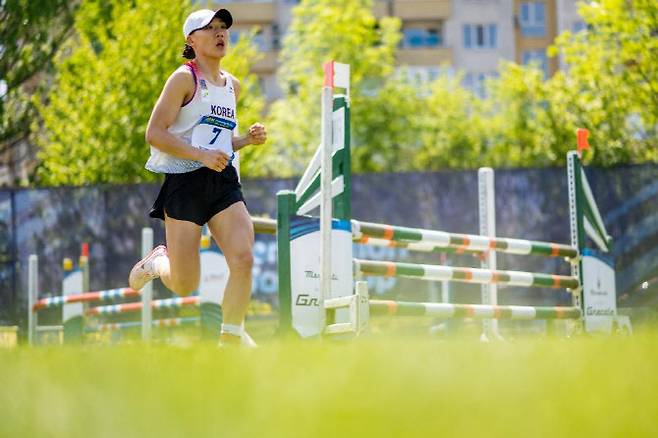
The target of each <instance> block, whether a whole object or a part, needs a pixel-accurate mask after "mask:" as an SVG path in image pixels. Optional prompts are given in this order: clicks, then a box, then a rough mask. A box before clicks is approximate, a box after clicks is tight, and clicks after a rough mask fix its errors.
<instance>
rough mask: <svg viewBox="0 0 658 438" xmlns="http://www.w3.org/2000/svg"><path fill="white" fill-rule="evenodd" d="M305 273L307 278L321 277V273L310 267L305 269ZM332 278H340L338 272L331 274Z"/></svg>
mask: <svg viewBox="0 0 658 438" xmlns="http://www.w3.org/2000/svg"><path fill="white" fill-rule="evenodd" d="M304 275H305V276H306V278H320V274H318V273H317V272H315V271H311V270H310V269H307V270H306V271H304ZM331 279H332V280H338V277H337V276H336V274H331Z"/></svg>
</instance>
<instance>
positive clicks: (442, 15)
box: [197, 0, 583, 100]
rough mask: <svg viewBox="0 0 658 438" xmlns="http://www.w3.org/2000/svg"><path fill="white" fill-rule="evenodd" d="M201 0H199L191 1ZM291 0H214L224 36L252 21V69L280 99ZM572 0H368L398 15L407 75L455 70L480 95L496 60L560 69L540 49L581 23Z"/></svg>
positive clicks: (426, 76)
mask: <svg viewBox="0 0 658 438" xmlns="http://www.w3.org/2000/svg"><path fill="white" fill-rule="evenodd" d="M197 3H202V2H197ZM298 3H299V1H298V0H233V1H230V2H219V1H215V2H214V4H215V6H217V7H219V6H221V7H224V8H227V9H229V10H230V11H231V13H232V14H233V16H234V18H235V21H236V23H235V25H234V27H233V28H232V29H231V30H232V36H231V37H232V38H233V39H234V40H237V38H238V37H239V34H240V32H243V31H245V30H247V29H249V28H251V27H252V26H258V27H259V29H260V31H259V34H258V35H257V38H256V42H257V44H258V45H259V47H260V48H261V50H262V53H263V55H264V56H263V59H262V60H261V61H259V62H258V63H257V65H256V66H255V67H254V72H255V73H257V74H258V76H259V78H260V79H261V83H262V85H263V89H264V91H265V94H266V96H267V97H268V99H270V100H271V99H276V98H278V97H280V95H281V91H280V90H279V88H278V86H277V81H276V72H277V57H278V52H279V50H280V48H281V42H282V39H283V36H284V35H285V33H286V29H287V28H288V25H289V24H290V21H291V19H292V12H291V11H292V8H293V7H295V6H296V5H297V4H298ZM576 3H577V0H374V1H373V13H374V14H375V16H376V17H382V16H387V15H388V16H396V17H398V18H400V19H401V20H402V41H401V43H400V50H399V52H398V60H397V61H398V63H399V65H401V66H405V67H406V70H407V71H408V73H409V74H410V75H412V76H413V78H414V80H417V81H421V82H422V81H430V80H432V79H434V78H436V77H437V76H438V75H439V74H441V73H442V72H448V73H451V72H455V71H458V70H459V71H463V72H464V79H463V84H464V86H466V87H468V88H470V89H473V90H474V91H476V92H478V93H480V94H481V93H483V90H484V88H483V85H484V81H485V80H486V79H487V78H488V77H491V76H495V75H496V74H497V71H498V64H499V62H500V60H510V61H515V62H518V63H520V64H528V63H531V62H534V63H537V64H538V65H539V66H540V68H541V69H543V70H544V72H545V74H546V76H550V75H552V74H553V73H554V72H555V71H556V70H557V69H558V68H561V67H563V65H561V64H560V61H559V60H556V59H550V58H548V57H547V56H546V48H547V47H548V46H549V45H550V44H552V42H553V41H554V39H555V37H556V36H557V35H558V34H559V33H561V32H562V31H564V30H571V31H578V30H581V29H582V28H583V21H582V19H581V18H580V16H579V15H578V12H577V6H576Z"/></svg>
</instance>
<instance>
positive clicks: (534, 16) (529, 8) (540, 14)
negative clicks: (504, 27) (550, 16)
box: [520, 2, 546, 37]
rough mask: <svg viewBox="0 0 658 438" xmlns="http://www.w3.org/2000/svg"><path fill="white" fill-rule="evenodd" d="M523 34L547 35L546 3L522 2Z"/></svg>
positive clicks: (527, 35) (526, 35)
mask: <svg viewBox="0 0 658 438" xmlns="http://www.w3.org/2000/svg"><path fill="white" fill-rule="evenodd" d="M520 22H521V34H522V35H523V36H525V37H545V36H546V5H545V4H544V3H543V2H527V3H521V20H520Z"/></svg>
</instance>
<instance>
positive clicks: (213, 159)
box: [199, 149, 231, 172]
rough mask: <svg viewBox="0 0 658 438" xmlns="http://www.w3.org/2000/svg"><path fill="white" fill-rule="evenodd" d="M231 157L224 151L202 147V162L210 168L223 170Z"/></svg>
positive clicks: (218, 170)
mask: <svg viewBox="0 0 658 438" xmlns="http://www.w3.org/2000/svg"><path fill="white" fill-rule="evenodd" d="M230 159H231V157H229V156H228V155H226V154H225V153H224V152H222V151H219V150H215V149H202V150H201V159H200V160H199V161H201V163H203V165H204V166H206V167H207V168H208V169H212V170H216V171H217V172H221V171H222V170H224V168H225V167H226V166H227V165H228V162H229V160H230Z"/></svg>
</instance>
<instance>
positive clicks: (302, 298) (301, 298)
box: [295, 294, 320, 307]
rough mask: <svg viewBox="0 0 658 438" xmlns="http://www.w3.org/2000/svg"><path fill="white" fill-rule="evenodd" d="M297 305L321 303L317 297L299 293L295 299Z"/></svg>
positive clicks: (316, 304) (316, 305)
mask: <svg viewBox="0 0 658 438" xmlns="http://www.w3.org/2000/svg"><path fill="white" fill-rule="evenodd" d="M295 305H296V306H309V307H311V306H315V307H319V306H320V303H319V302H318V299H317V298H311V296H310V295H308V294H300V295H297V300H296V301H295Z"/></svg>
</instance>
